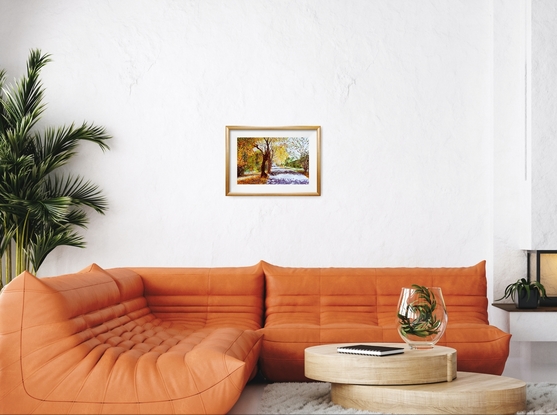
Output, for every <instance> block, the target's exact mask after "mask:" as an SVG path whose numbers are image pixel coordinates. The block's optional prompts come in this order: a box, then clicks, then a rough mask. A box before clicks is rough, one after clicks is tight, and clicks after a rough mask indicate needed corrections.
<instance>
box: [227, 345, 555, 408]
mask: <svg viewBox="0 0 557 415" xmlns="http://www.w3.org/2000/svg"><path fill="white" fill-rule="evenodd" d="M503 376H508V377H511V378H516V379H521V380H523V381H525V382H529V383H531V382H550V383H557V345H556V344H555V343H545V342H536V343H527V342H511V350H510V354H509V359H508V360H507V364H506V365H505V371H504V372H503ZM264 388H265V384H263V383H253V384H252V383H250V384H248V385H247V386H246V388H245V390H244V392H243V393H242V396H240V399H239V400H238V402H237V403H236V405H235V406H234V408H232V410H231V411H230V412H229V413H230V414H246V415H250V414H259V413H260V411H259V405H260V403H261V395H262V394H263V389H264Z"/></svg>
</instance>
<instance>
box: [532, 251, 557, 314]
mask: <svg viewBox="0 0 557 415" xmlns="http://www.w3.org/2000/svg"><path fill="white" fill-rule="evenodd" d="M527 261H528V265H527V272H528V274H527V278H528V281H534V280H535V281H538V282H539V283H540V284H543V285H544V286H545V289H546V296H545V297H544V296H542V297H541V298H540V303H539V306H540V307H556V306H557V251H555V250H539V251H527Z"/></svg>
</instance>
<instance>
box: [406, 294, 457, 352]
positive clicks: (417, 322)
mask: <svg viewBox="0 0 557 415" xmlns="http://www.w3.org/2000/svg"><path fill="white" fill-rule="evenodd" d="M397 318H398V333H399V334H400V336H401V338H402V339H403V340H404V341H405V342H406V343H408V344H409V345H410V346H411V347H412V348H430V347H433V345H434V344H435V343H437V341H439V339H440V337H441V336H442V335H443V333H444V332H445V328H446V325H447V321H448V317H447V311H446V308H445V302H444V300H443V295H442V293H441V289H440V288H439V287H431V288H428V287H425V286H421V285H417V284H413V285H412V287H411V288H403V289H402V292H401V296H400V299H399V305H398V311H397Z"/></svg>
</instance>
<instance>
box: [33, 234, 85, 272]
mask: <svg viewBox="0 0 557 415" xmlns="http://www.w3.org/2000/svg"><path fill="white" fill-rule="evenodd" d="M59 246H73V247H76V248H85V241H84V239H83V237H82V236H81V235H78V234H77V233H76V232H74V231H72V230H71V228H70V227H67V226H61V227H59V228H52V229H49V230H46V231H44V232H43V233H41V234H39V235H37V239H36V240H35V242H33V243H31V244H30V246H29V248H28V252H27V254H28V256H29V260H30V261H31V265H32V266H33V270H35V271H36V270H38V269H39V268H40V266H41V265H42V263H43V262H44V260H45V259H46V257H47V256H48V254H50V253H51V252H52V251H53V250H54V249H55V248H57V247H59Z"/></svg>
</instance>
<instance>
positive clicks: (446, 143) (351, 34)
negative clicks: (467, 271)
mask: <svg viewBox="0 0 557 415" xmlns="http://www.w3.org/2000/svg"><path fill="white" fill-rule="evenodd" d="M0 8H1V12H0V63H1V66H3V67H5V68H6V69H8V71H9V74H10V76H16V75H19V74H20V73H21V72H22V70H23V68H24V62H25V59H26V57H27V54H28V50H29V49H30V48H41V49H42V50H43V51H44V52H49V53H51V54H52V55H53V58H54V61H53V62H52V63H50V64H49V65H48V66H47V68H46V69H45V70H44V73H43V75H44V76H43V80H44V84H45V85H46V87H47V88H48V92H47V96H46V98H47V101H48V102H49V109H48V110H47V112H46V115H45V123H48V124H53V125H59V124H61V123H68V122H71V121H78V122H80V121H81V120H83V119H85V120H89V121H94V122H95V123H98V124H100V125H104V126H106V128H107V129H108V131H109V132H110V133H111V134H112V135H113V136H114V139H113V141H112V144H111V145H112V150H111V151H110V152H108V153H106V154H103V153H102V152H101V151H99V150H98V149H97V148H93V147H92V146H84V147H83V148H82V151H81V155H80V157H79V159H77V160H76V163H74V164H73V166H72V168H73V170H75V171H78V172H82V173H83V174H85V175H86V176H87V177H88V178H91V179H93V180H94V181H95V182H97V183H98V184H99V185H100V186H101V187H102V188H103V189H104V190H105V192H106V195H107V196H108V198H109V200H110V211H109V212H108V214H107V215H106V216H104V217H99V216H97V215H92V221H91V225H90V229H89V230H88V231H87V232H86V234H85V235H86V239H87V241H88V248H87V249H85V250H78V249H73V248H67V249H64V248H63V249H58V250H57V251H55V253H53V254H52V255H51V256H50V257H49V259H48V260H47V263H46V264H45V265H44V268H43V269H42V270H41V271H42V272H41V274H42V275H52V274H58V273H62V272H72V271H75V270H77V269H80V268H83V267H85V266H86V265H87V264H89V263H91V262H97V263H99V265H101V266H104V267H111V266H131V265H184V266H191V265H198V266H221V265H247V264H253V263H255V262H257V261H259V260H260V259H264V260H267V261H270V262H273V263H276V264H279V265H293V266H465V265H471V264H474V263H476V262H478V261H480V260H483V259H487V260H488V262H491V260H492V258H493V255H494V241H495V240H497V239H498V235H497V233H499V232H501V231H500V227H499V226H494V224H493V217H494V216H496V215H497V214H498V212H495V211H494V209H509V206H508V205H507V204H506V202H505V201H503V202H502V204H503V206H501V205H497V204H494V198H497V197H499V196H498V195H497V194H494V192H493V187H494V173H493V172H494V169H495V168H498V163H494V141H493V130H494V115H493V78H494V77H493V70H494V64H493V59H494V54H493V45H494V43H493V36H494V35H493V27H494V24H493V10H494V8H493V3H492V2H490V1H485V0H466V1H457V0H436V1H415V0H406V1H404V0H381V1H380V0H377V1H368V0H351V1H345V0H304V1H301V0H292V1H277V0H262V1H255V0H243V1H242V0H218V1H216V0H214V1H210V0H203V1H183V0H181V1H168V0H167V1H161V0H156V1H155V0H150V1H148V0H143V1H138V0H133V1H123V0H119V1H115V0H113V1H107V0H95V1H85V0H58V1H54V0H47V1H45V0H40V1H32V0H26V1H23V2H22V1H19V0H0ZM514 116H515V114H514V112H513V111H511V113H510V115H509V114H507V115H504V114H503V115H501V117H503V122H505V121H506V120H507V119H508V118H509V117H514ZM300 124H309V125H321V126H322V133H323V135H322V148H323V154H322V196H320V197H253V198H252V197H225V196H224V176H225V170H224V160H225V148H224V143H225V141H224V127H225V125H269V126H273V125H300ZM513 145H514V144H513ZM509 151H510V152H511V154H510V155H509V157H514V156H515V154H514V153H515V150H512V149H510V150H509ZM517 151H519V150H517ZM503 163H505V161H503ZM510 168H511V169H512V167H510ZM504 180H505V179H504V178H502V177H499V181H504ZM510 186H513V184H511V185H510ZM511 193H512V190H511ZM502 232H503V235H502V236H501V238H503V239H504V241H503V245H505V244H507V243H508V245H509V246H508V247H504V248H501V249H499V250H498V254H497V255H499V256H500V259H501V260H504V258H505V255H507V253H508V252H516V251H513V250H515V249H517V248H518V246H517V244H516V246H512V245H513V244H514V242H512V238H515V236H514V235H508V232H507V231H506V230H504V229H503V231H502ZM509 239H510V240H511V241H510V242H507V240H509Z"/></svg>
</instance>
